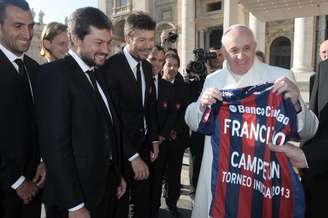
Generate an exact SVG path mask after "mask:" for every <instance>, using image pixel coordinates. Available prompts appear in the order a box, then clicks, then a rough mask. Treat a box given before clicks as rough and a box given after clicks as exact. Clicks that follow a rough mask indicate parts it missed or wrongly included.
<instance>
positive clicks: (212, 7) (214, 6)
mask: <svg viewBox="0 0 328 218" xmlns="http://www.w3.org/2000/svg"><path fill="white" fill-rule="evenodd" d="M221 9H222V2H221V1H219V2H211V3H208V4H207V5H206V11H207V12H212V11H219V10H221Z"/></svg>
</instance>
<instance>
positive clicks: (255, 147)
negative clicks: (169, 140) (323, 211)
mask: <svg viewBox="0 0 328 218" xmlns="http://www.w3.org/2000/svg"><path fill="white" fill-rule="evenodd" d="M272 88H273V84H272V83H265V84H262V85H257V86H250V87H245V88H240V89H233V90H223V91H221V94H222V96H223V101H218V102H217V103H216V104H213V105H211V107H210V108H207V109H206V110H205V112H204V114H203V117H202V120H201V122H200V124H199V129H198V131H199V132H201V133H203V134H206V135H210V136H211V145H212V152H213V162H212V174H211V192H212V193H211V194H212V202H211V207H210V212H209V213H210V216H212V217H214V218H228V217H232V218H237V217H238V218H260V217H263V218H283V217H286V218H287V217H288V218H291V217H294V218H301V217H304V191H303V187H302V185H301V183H300V181H299V178H298V176H297V175H296V173H295V172H294V170H293V167H292V165H291V163H290V161H289V160H288V158H287V157H286V155H285V154H283V153H278V152H273V151H271V150H270V149H269V147H268V145H267V144H268V143H273V144H275V145H277V146H283V144H285V143H286V142H287V141H288V140H291V139H298V138H299V136H298V134H297V118H296V112H295V110H294V107H293V105H292V103H291V102H290V100H284V99H283V97H282V96H281V95H278V94H276V93H273V92H272Z"/></svg>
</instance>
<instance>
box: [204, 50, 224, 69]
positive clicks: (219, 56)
mask: <svg viewBox="0 0 328 218" xmlns="http://www.w3.org/2000/svg"><path fill="white" fill-rule="evenodd" d="M209 52H213V53H215V54H216V58H213V59H209V60H208V61H207V75H208V74H210V73H213V72H214V71H216V70H218V69H222V65H223V61H224V54H223V49H222V48H219V47H211V48H210V49H209Z"/></svg>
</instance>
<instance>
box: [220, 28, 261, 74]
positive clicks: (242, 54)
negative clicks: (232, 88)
mask: <svg viewBox="0 0 328 218" xmlns="http://www.w3.org/2000/svg"><path fill="white" fill-rule="evenodd" d="M227 34H229V35H227V40H226V43H225V45H224V51H225V56H226V59H227V61H228V64H229V66H230V69H231V71H232V72H233V73H236V74H240V75H242V74H245V73H247V72H248V70H249V69H250V68H251V67H252V65H253V62H254V58H255V52H256V43H255V41H254V39H253V38H252V36H251V34H250V33H249V32H247V31H246V30H241V29H232V30H231V31H230V32H229V33H227Z"/></svg>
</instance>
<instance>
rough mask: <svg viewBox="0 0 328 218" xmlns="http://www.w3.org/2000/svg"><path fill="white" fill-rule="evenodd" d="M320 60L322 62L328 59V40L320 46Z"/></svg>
mask: <svg viewBox="0 0 328 218" xmlns="http://www.w3.org/2000/svg"><path fill="white" fill-rule="evenodd" d="M320 59H321V60H322V61H324V60H327V59H328V39H327V40H325V41H323V42H322V43H321V44H320Z"/></svg>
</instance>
